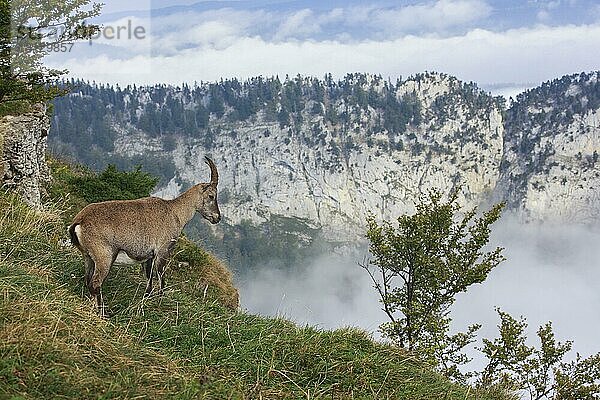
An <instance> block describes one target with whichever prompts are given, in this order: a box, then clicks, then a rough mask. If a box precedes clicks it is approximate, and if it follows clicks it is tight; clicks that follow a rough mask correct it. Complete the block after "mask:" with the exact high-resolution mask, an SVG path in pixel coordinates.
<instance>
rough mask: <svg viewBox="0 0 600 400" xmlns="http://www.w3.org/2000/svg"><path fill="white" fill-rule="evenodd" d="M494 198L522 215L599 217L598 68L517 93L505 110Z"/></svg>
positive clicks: (563, 218)
mask: <svg viewBox="0 0 600 400" xmlns="http://www.w3.org/2000/svg"><path fill="white" fill-rule="evenodd" d="M505 126H506V133H505V136H504V146H505V151H504V155H503V158H502V164H501V174H500V180H499V182H498V187H497V189H496V197H503V198H506V199H507V200H508V202H509V205H510V206H511V207H512V208H514V209H516V210H519V211H520V212H521V213H522V215H523V216H524V217H525V218H528V219H534V220H541V219H555V220H558V221H561V222H591V221H598V220H599V219H600V191H599V190H598V188H600V162H599V160H598V154H599V153H600V72H594V73H590V74H585V73H582V74H577V75H570V76H565V77H563V78H561V79H557V80H554V81H552V82H548V83H545V84H543V85H542V86H540V87H538V88H535V89H533V90H530V91H528V92H527V93H524V94H522V95H520V96H519V97H518V99H517V102H516V104H514V105H513V106H512V107H511V108H510V109H509V110H508V113H507V117H506V123H505Z"/></svg>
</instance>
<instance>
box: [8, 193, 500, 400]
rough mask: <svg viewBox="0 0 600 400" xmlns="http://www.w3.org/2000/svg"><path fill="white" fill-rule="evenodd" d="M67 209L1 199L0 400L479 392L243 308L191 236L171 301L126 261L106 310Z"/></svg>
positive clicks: (406, 358)
mask: <svg viewBox="0 0 600 400" xmlns="http://www.w3.org/2000/svg"><path fill="white" fill-rule="evenodd" d="M65 236H66V235H65V223H64V222H63V220H62V218H61V217H60V215H59V214H58V213H57V212H45V213H37V212H35V211H32V210H30V209H28V208H27V207H26V206H25V205H23V204H22V203H21V202H20V201H19V200H18V199H16V198H15V197H13V196H11V195H7V194H0V360H1V361H0V398H32V399H34V398H82V399H89V398H103V399H109V398H110V399H116V398H123V399H125V398H127V399H130V398H181V399H188V398H189V399H192V398H207V399H225V398H233V399H261V398H262V399H319V398H322V399H375V398H376V399H467V398H473V399H474V398H490V399H491V398H501V397H496V396H494V397H492V396H483V395H476V394H473V393H472V390H471V391H470V390H469V388H466V387H463V386H459V385H454V384H451V383H449V382H448V381H447V380H445V379H444V378H442V377H441V376H439V375H438V374H436V373H434V372H432V371H431V370H430V369H429V368H427V366H425V365H423V364H421V363H420V362H419V361H418V360H417V359H416V357H414V355H411V354H409V353H406V352H405V351H403V350H401V349H398V348H395V347H391V346H387V345H384V344H380V343H376V342H374V341H372V340H371V339H370V337H369V336H368V335H367V334H366V333H364V332H362V331H360V330H358V329H354V328H347V329H338V330H334V331H325V330H320V329H316V328H313V327H307V326H305V327H302V326H297V325H295V324H293V323H291V322H289V321H286V320H283V319H277V318H263V317H259V316H256V315H251V314H248V313H245V312H241V311H236V310H232V307H234V306H235V304H236V303H237V291H235V289H234V288H233V287H232V286H231V276H230V274H229V273H228V271H227V270H226V268H224V267H223V265H222V264H221V263H220V262H218V260H216V259H215V258H214V257H212V256H211V255H210V254H208V253H206V252H204V251H203V250H201V249H199V248H197V247H195V246H194V245H193V244H191V243H190V242H189V241H186V240H183V241H180V244H179V247H178V250H177V255H176V256H175V257H174V259H173V260H172V261H171V262H170V264H169V268H168V271H167V286H168V289H167V291H166V293H165V294H164V295H163V296H162V297H160V296H153V297H150V298H144V297H143V291H144V285H145V278H144V276H143V273H142V272H141V270H140V268H139V267H135V266H115V267H113V269H112V270H111V273H110V274H109V277H108V279H107V281H106V282H105V284H104V286H103V293H104V299H105V302H106V304H107V306H108V307H109V310H110V313H111V317H110V319H109V320H103V319H101V318H99V317H98V316H97V315H96V312H95V310H94V308H93V306H92V302H91V300H90V299H89V298H88V296H87V293H86V291H85V290H84V285H83V266H82V260H81V257H80V255H79V254H78V253H77V252H76V251H75V250H74V249H73V248H71V247H70V246H68V245H65V244H64V243H63V242H62V241H64V240H65Z"/></svg>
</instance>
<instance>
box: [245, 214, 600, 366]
mask: <svg viewBox="0 0 600 400" xmlns="http://www.w3.org/2000/svg"><path fill="white" fill-rule="evenodd" d="M492 229H493V234H492V238H491V240H490V245H491V246H501V247H504V248H505V250H504V255H505V257H506V258H507V260H506V261H504V262H503V263H502V264H500V266H499V267H497V268H496V269H495V270H494V271H492V273H491V274H490V275H489V277H488V279H487V280H486V281H485V282H484V283H483V284H480V285H474V286H471V287H470V289H469V290H468V292H466V293H462V294H460V295H458V296H457V298H456V303H455V304H454V306H453V308H452V314H451V315H452V317H453V319H454V321H453V325H452V326H453V329H454V330H466V327H467V326H468V325H470V324H473V323H481V324H482V325H483V326H482V328H481V329H480V331H479V334H478V338H479V342H481V338H490V339H491V338H495V337H496V336H497V334H498V330H497V324H498V322H499V320H498V315H497V313H496V311H495V308H496V307H499V308H501V309H502V310H503V311H507V312H509V313H510V314H512V315H513V316H514V317H519V316H521V315H522V316H524V317H526V318H527V321H528V324H529V327H528V330H527V333H528V337H529V339H530V343H531V344H533V343H536V344H538V343H537V340H536V339H537V337H536V331H537V329H538V327H539V326H540V325H542V324H544V323H546V322H547V321H552V322H553V327H554V331H555V333H556V335H557V338H558V339H559V340H567V339H570V340H574V342H575V343H574V347H573V349H574V350H575V351H576V352H579V353H581V354H582V355H584V356H585V355H589V354H592V353H596V352H598V351H600V343H599V342H598V339H597V337H598V332H599V331H600V290H599V288H600V262H599V260H600V230H598V229H595V228H594V227H584V226H580V225H572V226H570V225H553V224H549V223H545V224H534V223H530V224H523V223H519V222H517V221H516V219H513V218H511V217H507V216H505V217H503V218H502V219H501V220H500V221H499V222H498V223H496V224H495V225H494V226H493V228H492ZM366 255H367V250H366V247H365V248H364V249H356V250H355V251H344V252H343V254H336V253H331V254H327V255H321V256H316V257H315V258H314V259H313V260H310V261H307V263H306V264H305V265H298V266H296V267H295V268H294V269H293V270H285V271H284V270H278V269H272V268H269V269H262V270H260V272H258V273H256V274H255V275H250V276H248V275H247V277H246V278H245V279H244V280H242V281H240V282H237V284H238V287H239V288H240V298H241V302H242V307H243V308H245V309H247V310H248V311H250V312H253V313H259V314H262V315H270V316H282V317H285V318H288V319H291V320H293V321H295V322H297V323H299V324H302V325H303V324H309V325H313V326H317V327H320V328H324V329H332V328H338V327H343V326H358V327H360V328H362V329H364V330H366V331H368V332H370V333H372V334H373V336H374V337H375V338H380V337H381V336H380V334H379V333H378V332H377V328H378V326H379V324H381V323H382V322H384V321H385V320H386V316H385V315H384V314H383V312H382V311H381V309H380V304H379V301H378V297H377V294H376V292H375V289H373V287H372V283H371V281H370V278H369V276H368V275H367V273H366V272H365V271H364V270H363V269H362V268H361V267H360V266H359V265H358V263H359V262H361V261H362V260H363V258H364V257H365V256H366ZM575 351H574V352H573V354H574V353H575ZM468 353H469V354H470V355H474V356H475V361H474V362H473V363H472V364H471V365H470V367H472V369H480V368H481V367H482V363H483V360H482V359H481V357H477V353H476V352H475V350H474V349H471V350H470V351H468Z"/></svg>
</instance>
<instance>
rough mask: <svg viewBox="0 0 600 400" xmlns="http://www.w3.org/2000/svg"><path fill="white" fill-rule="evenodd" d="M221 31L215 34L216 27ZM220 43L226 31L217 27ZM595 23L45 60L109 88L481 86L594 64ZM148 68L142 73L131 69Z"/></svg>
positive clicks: (252, 40)
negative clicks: (279, 83) (437, 81)
mask: <svg viewBox="0 0 600 400" xmlns="http://www.w3.org/2000/svg"><path fill="white" fill-rule="evenodd" d="M220 29H221V28H220ZM221 31H222V32H223V35H222V36H221V39H222V38H223V37H228V36H227V35H229V33H230V30H229V28H227V27H224V28H222V29H221ZM599 37H600V25H582V26H561V27H546V26H540V27H536V28H529V29H515V30H508V31H505V32H492V31H488V30H482V29H475V30H471V31H469V32H467V33H466V34H464V35H460V36H451V37H444V38H437V37H418V36H406V37H402V38H399V39H396V40H386V41H372V40H366V41H360V42H349V43H343V42H340V41H320V42H316V41H284V42H267V41H265V40H263V39H262V38H260V37H258V36H256V37H233V38H232V37H230V38H229V39H228V40H227V41H223V40H219V39H218V38H213V39H211V40H212V41H213V42H214V43H220V44H221V45H223V44H224V45H223V46H217V45H210V42H209V43H208V45H206V46H202V47H192V48H186V49H182V50H179V51H177V52H175V53H174V54H172V55H160V54H158V55H154V56H151V57H149V56H147V57H145V58H140V57H136V58H131V59H126V58H120V59H111V58H110V57H107V56H98V57H93V58H87V59H85V58H84V59H81V58H78V57H76V55H70V54H68V53H67V54H60V55H56V56H55V57H54V58H52V59H49V61H50V62H51V64H52V65H53V66H57V67H61V68H67V69H68V70H70V71H71V75H72V76H74V77H81V78H84V79H85V78H87V79H90V78H93V79H96V80H98V81H107V82H113V83H122V84H129V83H138V84H152V83H157V82H161V83H172V84H179V83H181V82H184V81H185V82H193V81H200V80H204V81H214V80H218V79H220V78H222V77H223V78H229V77H237V78H241V79H245V78H249V77H253V76H257V75H263V76H271V75H280V76H284V75H285V74H290V75H291V76H294V75H296V74H298V73H301V74H304V75H313V76H323V75H324V74H325V73H329V72H330V73H332V74H333V75H334V76H336V77H343V76H344V75H345V74H346V73H348V72H356V71H360V72H371V73H376V74H382V75H383V76H390V77H397V76H400V75H402V76H407V75H411V74H414V73H417V72H422V71H425V70H434V71H440V72H446V73H449V74H452V75H455V76H458V77H459V78H460V79H463V80H466V81H471V80H472V81H475V82H478V83H480V84H485V83H494V82H528V83H536V84H537V83H540V82H542V81H545V80H548V79H553V78H556V77H560V76H562V75H564V74H569V73H573V72H579V71H586V70H594V69H597V68H598V65H600V53H598V52H593V51H591V49H594V48H596V47H597V46H598V44H599V43H598V38H599ZM140 65H143V66H147V67H148V71H150V72H149V73H147V74H143V73H142V74H139V73H136V67H139V66H140Z"/></svg>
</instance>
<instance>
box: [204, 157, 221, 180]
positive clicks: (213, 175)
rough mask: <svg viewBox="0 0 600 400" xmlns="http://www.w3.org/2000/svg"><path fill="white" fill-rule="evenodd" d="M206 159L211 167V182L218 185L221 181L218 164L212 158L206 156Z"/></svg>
mask: <svg viewBox="0 0 600 400" xmlns="http://www.w3.org/2000/svg"><path fill="white" fill-rule="evenodd" d="M204 159H205V161H206V163H207V164H208V166H209V167H210V184H211V185H215V186H217V184H218V183H219V172H218V171H217V166H216V165H215V163H214V162H213V160H211V159H210V158H208V157H206V156H204Z"/></svg>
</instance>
